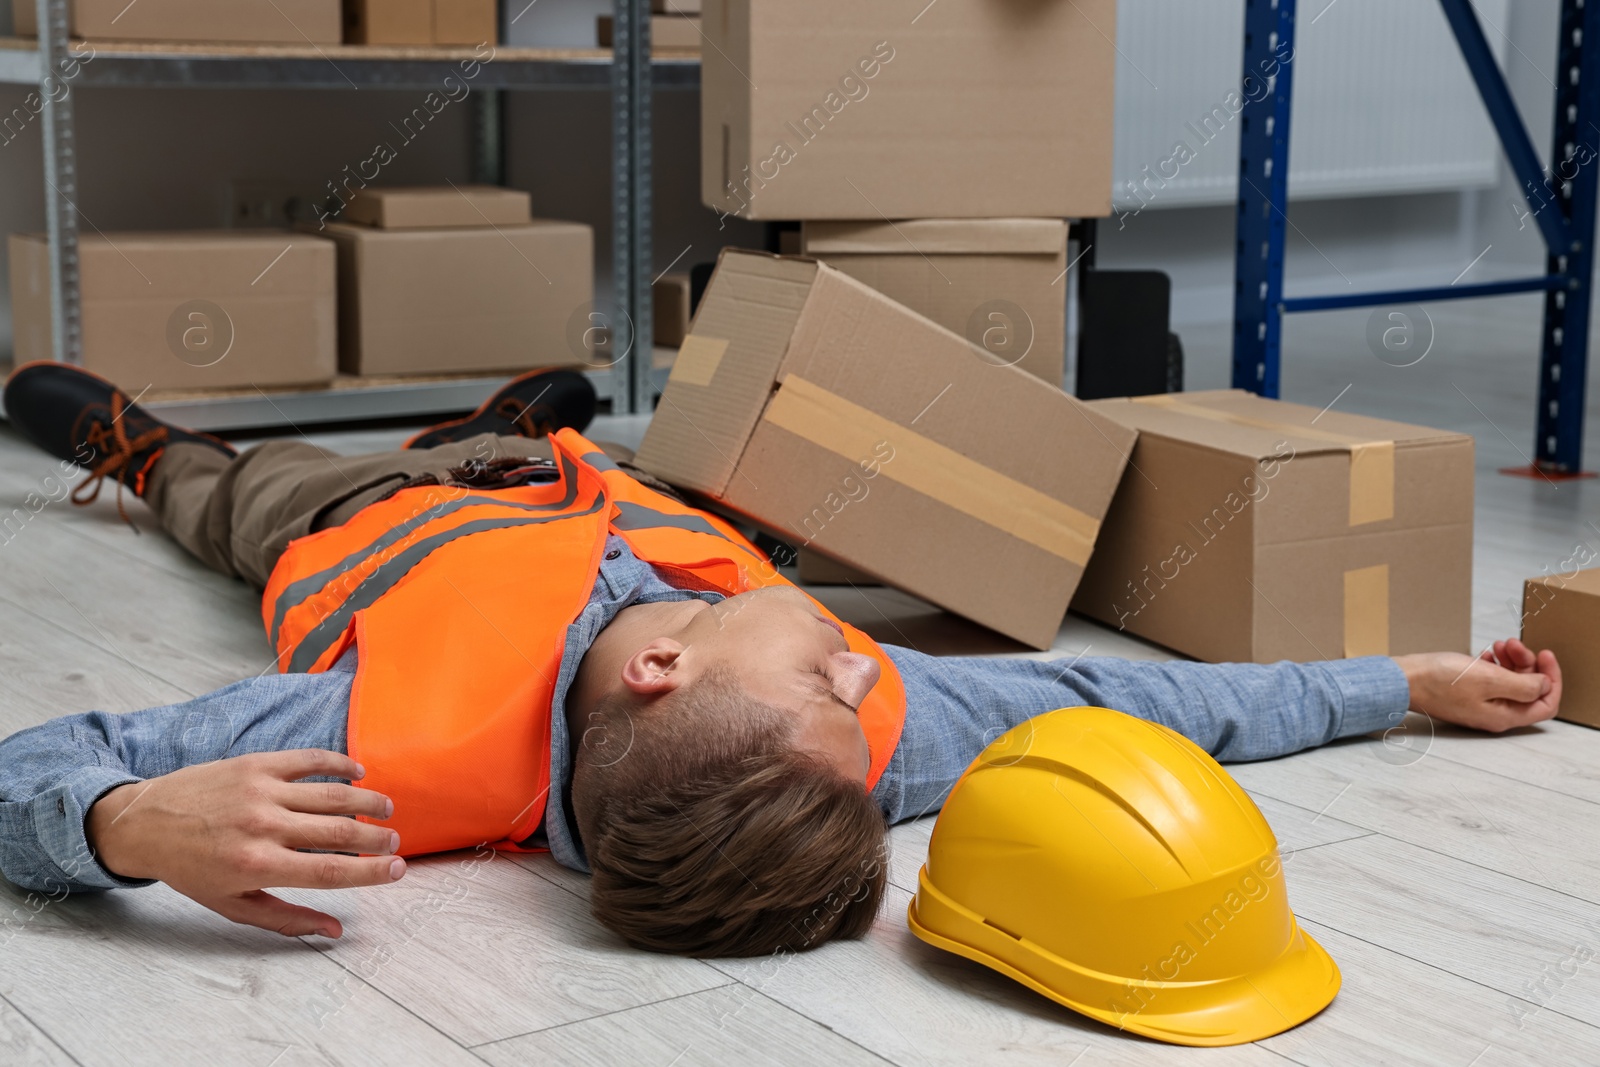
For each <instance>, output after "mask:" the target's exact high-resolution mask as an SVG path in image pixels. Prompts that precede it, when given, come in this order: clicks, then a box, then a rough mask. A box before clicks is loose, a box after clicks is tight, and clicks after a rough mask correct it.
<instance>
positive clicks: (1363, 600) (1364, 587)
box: [1344, 563, 1389, 656]
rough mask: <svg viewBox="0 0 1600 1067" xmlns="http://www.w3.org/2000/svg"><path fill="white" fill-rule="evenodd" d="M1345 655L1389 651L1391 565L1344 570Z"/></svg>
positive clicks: (1382, 654)
mask: <svg viewBox="0 0 1600 1067" xmlns="http://www.w3.org/2000/svg"><path fill="white" fill-rule="evenodd" d="M1344 654H1345V655H1346V656H1387V655H1388V654H1389V565H1388V564H1387V563H1380V564H1378V565H1377V566H1376V567H1361V568H1358V569H1357V570H1353V571H1345V572H1344Z"/></svg>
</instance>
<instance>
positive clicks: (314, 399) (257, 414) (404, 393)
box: [0, 347, 676, 433]
mask: <svg viewBox="0 0 1600 1067" xmlns="http://www.w3.org/2000/svg"><path fill="white" fill-rule="evenodd" d="M674 355H676V352H675V351H674V350H673V349H670V348H659V347H658V348H657V349H656V351H655V358H654V361H653V372H652V377H653V378H654V379H655V387H656V391H657V392H658V393H659V392H660V390H661V389H663V388H665V386H666V381H667V375H668V373H669V372H670V370H671V367H672V358H673V356H674ZM10 371H11V367H10V365H9V364H7V363H3V362H0V376H4V375H7V374H9V373H10ZM611 373H612V372H611V370H610V368H602V369H598V370H592V371H590V372H589V380H590V381H591V382H593V383H594V388H595V392H596V393H598V394H599V395H600V396H601V397H602V398H604V397H607V396H610V395H611V390H612V379H611ZM506 378H507V375H506V374H505V373H504V372H501V373H497V374H477V375H462V374H417V375H394V376H382V377H357V376H356V375H340V376H339V377H338V378H336V379H334V381H333V382H331V383H326V384H318V385H306V386H267V387H264V388H258V387H255V386H245V387H242V388H237V389H189V390H176V389H173V390H158V389H152V390H149V391H148V392H144V393H141V394H140V395H139V397H138V400H139V406H140V407H142V408H145V409H146V410H148V411H150V412H151V413H152V414H155V415H158V416H159V417H161V418H163V419H166V420H168V421H170V422H174V423H177V424H178V425H180V426H186V427H188V428H190V429H193V430H204V431H206V432H209V433H230V432H235V431H240V430H260V429H266V428H268V427H284V426H287V427H309V426H319V425H325V424H327V423H335V422H361V421H365V420H369V419H398V418H408V417H411V416H417V417H429V416H439V415H452V414H455V413H458V412H463V411H471V410H472V409H473V408H475V407H477V406H478V405H479V404H482V403H483V402H484V401H485V400H487V399H489V396H490V394H492V393H493V392H494V391H495V390H496V389H498V388H499V387H500V386H501V385H503V384H504V383H505V381H506ZM3 415H4V412H3V411H0V416H3Z"/></svg>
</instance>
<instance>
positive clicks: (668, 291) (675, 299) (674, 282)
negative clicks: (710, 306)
mask: <svg viewBox="0 0 1600 1067" xmlns="http://www.w3.org/2000/svg"><path fill="white" fill-rule="evenodd" d="M689 291H690V284H689V275H688V274H681V273H677V272H673V273H670V274H663V275H662V276H661V277H659V278H657V279H656V283H655V285H654V286H652V287H651V298H652V302H653V304H654V308H655V313H654V315H653V318H654V320H655V334H656V344H658V345H666V346H667V347H668V348H677V347H678V346H679V345H681V344H683V339H684V337H685V336H687V335H688V333H689V322H690V319H691V318H692V317H693V316H692V315H691V313H690V311H689Z"/></svg>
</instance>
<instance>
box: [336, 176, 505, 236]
mask: <svg viewBox="0 0 1600 1067" xmlns="http://www.w3.org/2000/svg"><path fill="white" fill-rule="evenodd" d="M532 202H533V201H532V197H530V196H529V195H528V194H527V193H525V192H523V191H522V190H521V189H502V188H500V187H499V186H496V185H460V186H455V187H451V186H448V185H444V186H435V185H419V186H393V187H389V188H382V187H378V188H367V189H362V190H359V191H358V192H357V193H356V194H355V195H354V196H353V197H351V198H350V203H349V205H348V206H347V207H346V208H345V209H344V214H343V215H342V216H340V218H341V221H343V222H354V223H359V224H360V225H363V226H377V227H379V228H380V229H385V230H423V229H462V228H470V227H475V226H526V225H527V224H528V223H530V222H532V221H533V210H532V206H531V205H532Z"/></svg>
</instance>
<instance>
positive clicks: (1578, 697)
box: [1522, 556, 1600, 727]
mask: <svg viewBox="0 0 1600 1067" xmlns="http://www.w3.org/2000/svg"><path fill="white" fill-rule="evenodd" d="M1590 558H1593V557H1592V556H1591V557H1590ZM1522 640H1523V643H1525V644H1526V645H1527V646H1528V647H1529V648H1532V649H1534V650H1535V651H1538V650H1539V649H1543V648H1548V649H1549V650H1550V651H1552V652H1554V653H1555V654H1556V661H1557V662H1558V663H1560V664H1561V711H1560V712H1559V713H1558V714H1557V715H1556V718H1558V719H1565V720H1566V721H1567V722H1578V723H1582V724H1583V725H1585V726H1594V727H1600V568H1595V569H1592V570H1586V571H1585V570H1580V571H1563V572H1561V573H1558V574H1546V575H1542V576H1540V577H1538V578H1529V579H1528V580H1527V581H1526V582H1524V583H1523V585H1522Z"/></svg>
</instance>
